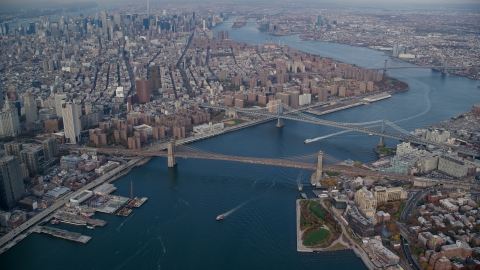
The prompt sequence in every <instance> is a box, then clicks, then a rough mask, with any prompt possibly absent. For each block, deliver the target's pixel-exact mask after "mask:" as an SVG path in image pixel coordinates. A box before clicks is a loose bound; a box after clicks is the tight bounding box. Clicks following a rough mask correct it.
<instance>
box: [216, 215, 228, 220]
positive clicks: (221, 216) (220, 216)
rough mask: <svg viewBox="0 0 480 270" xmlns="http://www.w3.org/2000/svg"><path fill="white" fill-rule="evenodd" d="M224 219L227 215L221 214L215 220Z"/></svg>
mask: <svg viewBox="0 0 480 270" xmlns="http://www.w3.org/2000/svg"><path fill="white" fill-rule="evenodd" d="M226 217H227V215H225V214H221V215H219V216H218V217H217V220H222V219H224V218H226Z"/></svg>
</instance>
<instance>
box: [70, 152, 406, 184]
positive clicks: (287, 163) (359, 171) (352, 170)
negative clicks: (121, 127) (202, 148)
mask: <svg viewBox="0 0 480 270" xmlns="http://www.w3.org/2000/svg"><path fill="white" fill-rule="evenodd" d="M78 150H80V149H78ZM92 150H93V149H92ZM96 151H97V153H102V154H120V155H124V156H149V157H167V156H168V153H167V152H166V151H158V150H156V151H149V149H144V150H128V149H112V148H97V149H96ZM175 157H177V158H198V159H212V160H226V161H234V162H242V163H250V164H261V165H270V166H280V167H290V168H297V169H306V170H313V171H314V170H316V169H317V164H314V163H308V162H298V161H291V160H288V159H275V158H257V157H243V156H231V155H221V154H203V153H191V152H175ZM323 170H324V171H332V172H338V173H343V174H347V175H363V176H367V175H368V176H372V177H386V178H393V179H396V180H405V181H413V177H412V176H408V175H401V174H393V173H386V172H377V171H372V170H368V169H363V168H357V167H352V166H348V165H323Z"/></svg>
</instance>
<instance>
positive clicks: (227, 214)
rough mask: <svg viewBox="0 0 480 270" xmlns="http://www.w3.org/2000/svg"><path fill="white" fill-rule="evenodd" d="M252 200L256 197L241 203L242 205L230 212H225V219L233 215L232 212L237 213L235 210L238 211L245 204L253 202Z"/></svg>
mask: <svg viewBox="0 0 480 270" xmlns="http://www.w3.org/2000/svg"><path fill="white" fill-rule="evenodd" d="M254 199H256V197H255V198H253V199H250V200H248V201H246V202H243V203H242V204H240V205H239V206H237V207H235V208H233V209H232V210H229V211H227V212H226V213H225V214H224V215H225V217H228V216H229V215H231V214H233V212H235V211H237V210H238V209H240V208H241V207H242V206H244V205H245V204H247V203H249V202H251V201H253V200H254Z"/></svg>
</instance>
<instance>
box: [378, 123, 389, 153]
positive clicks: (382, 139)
mask: <svg viewBox="0 0 480 270" xmlns="http://www.w3.org/2000/svg"><path fill="white" fill-rule="evenodd" d="M384 132H385V120H382V129H381V133H382V134H383V133H384ZM385 145H387V143H386V142H385V137H383V136H380V142H379V143H378V147H385Z"/></svg>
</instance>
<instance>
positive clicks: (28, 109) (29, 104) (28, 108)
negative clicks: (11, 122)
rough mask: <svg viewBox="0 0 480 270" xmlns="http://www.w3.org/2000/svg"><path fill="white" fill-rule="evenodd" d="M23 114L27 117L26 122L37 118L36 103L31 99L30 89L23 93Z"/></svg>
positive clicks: (31, 121) (28, 122)
mask: <svg viewBox="0 0 480 270" xmlns="http://www.w3.org/2000/svg"><path fill="white" fill-rule="evenodd" d="M24 102H25V116H26V117H27V124H30V123H33V122H35V121H37V119H38V112H37V104H36V102H35V100H34V99H33V96H32V94H30V91H27V93H26V94H25V100H24Z"/></svg>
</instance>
